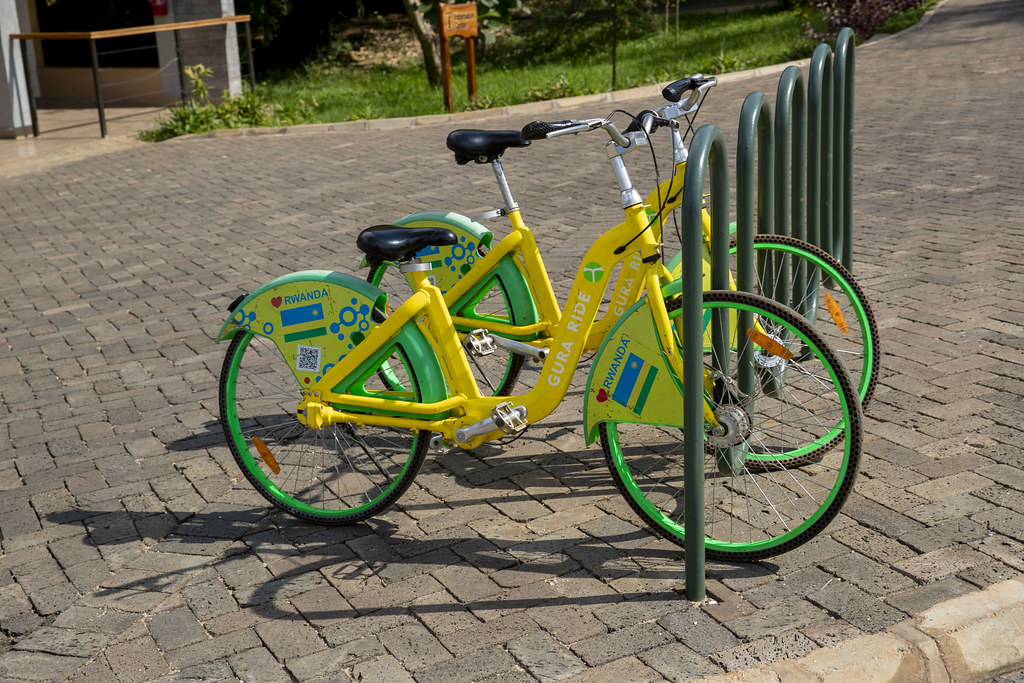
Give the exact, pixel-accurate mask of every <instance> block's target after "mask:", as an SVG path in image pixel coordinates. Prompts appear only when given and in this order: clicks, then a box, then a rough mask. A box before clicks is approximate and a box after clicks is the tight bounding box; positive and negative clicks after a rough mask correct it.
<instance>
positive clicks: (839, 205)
mask: <svg viewBox="0 0 1024 683" xmlns="http://www.w3.org/2000/svg"><path fill="white" fill-rule="evenodd" d="M853 53H854V35H853V30H852V29H850V28H844V29H843V30H842V31H840V32H839V37H838V38H836V49H835V57H834V61H833V69H834V72H835V78H834V80H835V85H834V88H835V92H834V97H835V117H836V120H835V138H834V145H835V152H836V159H835V170H834V176H833V177H834V182H833V189H832V194H833V201H834V202H835V210H834V211H833V214H832V215H833V218H832V225H833V228H832V229H833V230H834V231H835V233H836V234H834V235H833V237H832V243H833V255H835V256H836V258H838V259H840V261H842V264H843V265H844V266H846V268H847V270H849V271H850V272H851V273H852V272H853V80H854V71H855V60H854V55H853Z"/></svg>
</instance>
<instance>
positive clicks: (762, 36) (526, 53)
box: [257, 7, 814, 122]
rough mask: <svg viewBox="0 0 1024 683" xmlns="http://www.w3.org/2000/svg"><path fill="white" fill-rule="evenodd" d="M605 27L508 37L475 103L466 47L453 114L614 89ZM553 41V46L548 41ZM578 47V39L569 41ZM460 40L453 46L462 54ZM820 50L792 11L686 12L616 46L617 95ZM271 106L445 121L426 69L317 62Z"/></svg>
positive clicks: (349, 116) (332, 115)
mask: <svg viewBox="0 0 1024 683" xmlns="http://www.w3.org/2000/svg"><path fill="white" fill-rule="evenodd" d="M609 30H610V29H609V28H608V26H607V25H604V26H594V27H590V29H589V30H583V31H575V32H572V33H568V32H567V33H563V34H562V35H561V36H557V37H556V38H557V40H552V38H553V37H552V36H550V35H542V36H539V38H540V41H539V42H540V45H541V46H542V47H541V49H538V40H537V38H538V36H529V35H526V36H511V37H507V38H505V39H504V41H501V42H499V43H498V44H497V45H496V46H495V48H493V49H491V50H490V52H489V53H488V54H487V55H486V57H485V58H484V59H482V60H479V59H478V61H477V91H478V92H477V100H476V103H475V104H472V105H471V104H470V102H469V100H468V96H467V94H466V71H465V62H464V58H463V55H462V53H461V48H460V49H458V50H456V52H455V54H453V57H452V62H453V71H454V74H453V79H452V83H453V90H454V94H455V109H456V111H463V110H466V109H479V108H491V107H500V106H505V105H510V104H518V103H521V102H530V101H536V100H546V99H553V98H557V97H567V96H572V95H583V94H590V93H599V92H607V91H610V90H612V55H611V40H610V35H608V34H609ZM545 39H547V40H545ZM570 39H571V40H570ZM461 42H462V41H461V40H453V41H452V44H453V46H456V47H460V46H461ZM813 47H814V44H813V43H811V42H810V41H809V40H808V39H807V37H806V36H805V35H804V33H803V29H802V27H801V23H800V19H799V17H798V16H797V15H796V14H795V12H794V11H793V10H792V9H787V8H781V7H777V8H768V9H752V10H747V11H743V12H733V13H723V14H686V15H683V16H682V18H681V20H680V32H679V45H678V47H677V46H676V43H675V31H674V30H670V31H669V33H664V32H663V31H661V30H659V29H653V30H651V31H650V32H648V33H646V35H643V34H642V35H641V36H640V37H635V38H629V39H621V38H620V40H619V41H618V47H617V60H616V82H615V89H616V90H621V89H625V88H631V87H634V86H638V85H642V84H645V83H658V82H663V81H669V80H674V79H676V78H682V77H683V76H687V75H690V74H693V73H697V72H702V73H706V74H718V73H723V72H727V71H737V70H741V69H747V68H753V67H758V66H764V65H767V64H775V63H778V62H784V61H788V60H791V59H798V58H801V57H806V56H810V54H811V51H812V50H813ZM257 90H258V92H259V94H260V95H262V96H263V97H265V98H267V99H268V100H270V101H272V102H298V101H300V100H301V101H302V102H304V103H314V102H315V104H316V106H315V107H314V109H313V112H312V119H311V121H320V122H333V121H349V120H354V119H368V118H390V117H398V116H418V115H423V114H440V113H444V111H445V109H444V105H443V96H442V93H441V90H440V89H439V88H431V87H430V86H429V85H428V83H427V79H426V75H425V72H424V70H423V66H422V61H420V60H417V59H410V60H406V61H405V62H404V63H402V64H400V65H398V66H370V67H342V66H336V65H333V64H326V63H323V62H318V63H312V64H309V65H307V66H306V67H305V68H303V69H302V70H299V71H293V72H290V73H288V74H282V75H280V76H279V77H277V78H272V79H268V80H265V81H263V82H261V83H259V84H258V86H257Z"/></svg>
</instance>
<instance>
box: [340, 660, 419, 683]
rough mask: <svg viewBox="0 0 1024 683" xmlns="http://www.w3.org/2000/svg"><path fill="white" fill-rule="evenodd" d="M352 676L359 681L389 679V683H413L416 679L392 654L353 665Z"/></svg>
mask: <svg viewBox="0 0 1024 683" xmlns="http://www.w3.org/2000/svg"><path fill="white" fill-rule="evenodd" d="M352 677H353V678H354V679H355V680H357V681H389V683H392V682H393V683H413V682H414V679H413V677H412V676H411V675H410V674H409V672H408V671H406V670H405V668H404V667H403V666H402V663H401V662H399V661H398V660H397V659H395V658H394V657H392V656H391V655H384V656H381V657H377V658H376V659H371V660H370V661H367V662H359V663H358V664H356V665H354V666H353V667H352Z"/></svg>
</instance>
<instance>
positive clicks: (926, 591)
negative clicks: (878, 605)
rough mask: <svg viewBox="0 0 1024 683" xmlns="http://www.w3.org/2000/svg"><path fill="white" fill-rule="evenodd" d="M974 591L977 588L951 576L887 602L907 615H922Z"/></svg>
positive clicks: (901, 594)
mask: <svg viewBox="0 0 1024 683" xmlns="http://www.w3.org/2000/svg"><path fill="white" fill-rule="evenodd" d="M973 590H976V588H975V586H972V585H971V584H969V583H967V582H965V581H962V580H960V579H958V578H956V577H955V576H950V577H947V578H945V579H941V580H939V581H936V582H935V583H928V584H925V585H923V586H917V587H915V588H911V589H910V590H906V591H903V592H901V593H896V594H895V595H890V596H889V597H887V598H886V602H888V603H889V604H890V605H892V606H893V607H895V608H896V609H898V610H900V611H902V612H906V613H907V614H920V613H921V612H924V611H925V610H926V609H929V608H931V607H934V606H935V605H936V604H938V603H940V602H944V601H946V600H949V599H951V598H955V597H957V596H960V595H963V594H965V593H969V592H971V591H973Z"/></svg>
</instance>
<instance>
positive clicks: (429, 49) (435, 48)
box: [402, 0, 441, 86]
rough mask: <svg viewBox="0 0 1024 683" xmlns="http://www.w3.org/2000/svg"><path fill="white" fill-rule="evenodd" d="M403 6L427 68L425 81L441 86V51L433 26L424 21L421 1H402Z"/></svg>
mask: <svg viewBox="0 0 1024 683" xmlns="http://www.w3.org/2000/svg"><path fill="white" fill-rule="evenodd" d="M402 4H404V5H405V13H406V14H407V15H408V16H409V22H410V23H411V24H412V29H413V31H415V32H416V38H417V39H419V41H420V48H422V49H423V64H424V65H425V66H426V67H427V81H429V82H430V85H433V86H439V85H441V50H440V47H439V45H438V38H437V31H436V30H435V29H434V27H433V25H431V24H430V22H428V21H427V20H426V17H425V15H424V14H423V12H421V11H420V6H421V5H423V4H424V2H423V0H402Z"/></svg>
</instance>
